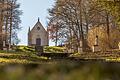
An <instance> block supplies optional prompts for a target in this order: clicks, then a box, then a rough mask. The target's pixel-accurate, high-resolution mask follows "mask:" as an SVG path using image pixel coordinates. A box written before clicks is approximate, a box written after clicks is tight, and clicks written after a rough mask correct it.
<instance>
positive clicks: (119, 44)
mask: <svg viewBox="0 0 120 80" xmlns="http://www.w3.org/2000/svg"><path fill="white" fill-rule="evenodd" d="M118 47H119V50H120V42H119V43H118Z"/></svg>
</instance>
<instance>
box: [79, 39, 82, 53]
mask: <svg viewBox="0 0 120 80" xmlns="http://www.w3.org/2000/svg"><path fill="white" fill-rule="evenodd" d="M79 44H80V47H79V48H78V52H79V53H81V52H83V44H82V41H81V40H80V42H79Z"/></svg>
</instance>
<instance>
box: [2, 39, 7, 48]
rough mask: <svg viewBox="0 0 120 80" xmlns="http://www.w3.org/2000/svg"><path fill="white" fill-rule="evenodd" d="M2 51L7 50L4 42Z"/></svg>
mask: <svg viewBox="0 0 120 80" xmlns="http://www.w3.org/2000/svg"><path fill="white" fill-rule="evenodd" d="M3 50H7V47H6V45H5V41H3Z"/></svg>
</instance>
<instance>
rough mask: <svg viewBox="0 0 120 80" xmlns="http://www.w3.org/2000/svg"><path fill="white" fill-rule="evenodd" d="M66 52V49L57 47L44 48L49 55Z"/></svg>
mask: <svg viewBox="0 0 120 80" xmlns="http://www.w3.org/2000/svg"><path fill="white" fill-rule="evenodd" d="M64 50H65V48H64V47H55V46H50V47H49V46H46V47H44V51H45V52H48V53H63V52H64Z"/></svg>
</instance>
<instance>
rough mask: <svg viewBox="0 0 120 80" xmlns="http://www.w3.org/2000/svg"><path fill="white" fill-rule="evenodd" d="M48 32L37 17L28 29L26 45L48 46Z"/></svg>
mask: <svg viewBox="0 0 120 80" xmlns="http://www.w3.org/2000/svg"><path fill="white" fill-rule="evenodd" d="M48 45H49V39H48V32H47V31H46V30H45V28H44V27H43V26H42V24H41V23H40V21H39V19H38V21H37V23H36V24H35V25H34V27H33V28H32V29H30V28H29V30H28V46H48Z"/></svg>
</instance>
